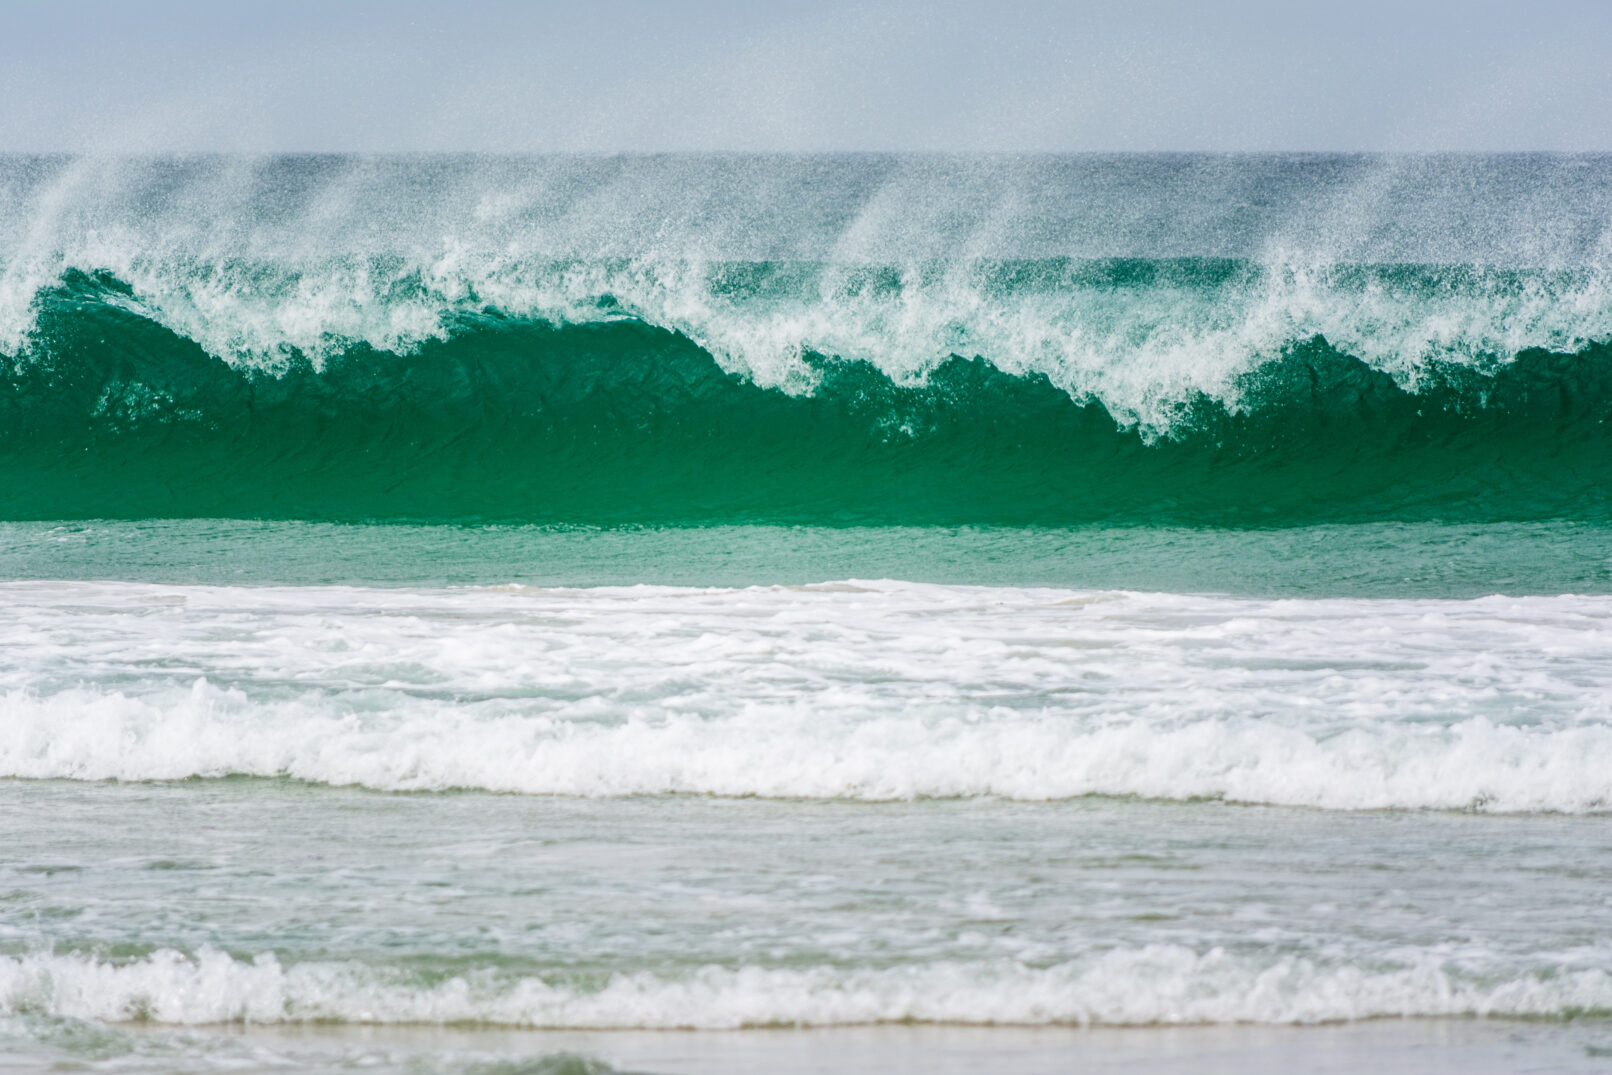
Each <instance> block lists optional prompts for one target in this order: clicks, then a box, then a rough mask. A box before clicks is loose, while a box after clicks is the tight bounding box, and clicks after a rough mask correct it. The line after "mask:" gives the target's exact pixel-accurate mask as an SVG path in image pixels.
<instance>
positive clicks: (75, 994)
mask: <svg viewBox="0 0 1612 1075" xmlns="http://www.w3.org/2000/svg"><path fill="white" fill-rule="evenodd" d="M1609 1009H1612V976H1609V975H1608V974H1607V973H1606V972H1605V971H1603V970H1600V969H1595V968H1591V969H1573V968H1572V967H1571V966H1548V967H1546V966H1541V967H1536V968H1531V969H1525V970H1520V971H1516V972H1513V973H1511V974H1509V975H1505V974H1502V975H1501V976H1499V977H1496V976H1494V975H1493V974H1490V975H1488V976H1483V975H1474V974H1472V973H1470V972H1465V971H1462V970H1460V969H1458V968H1455V967H1452V966H1448V965H1445V964H1443V963H1441V962H1440V961H1439V960H1438V959H1437V958H1436V957H1434V956H1432V955H1429V954H1421V955H1415V956H1414V957H1413V958H1412V959H1411V960H1410V961H1409V962H1407V963H1405V964H1403V965H1401V966H1397V967H1390V968H1387V969H1378V970H1364V969H1361V968H1358V967H1353V966H1348V965H1337V966H1333V965H1324V964H1321V963H1317V962H1314V961H1312V960H1309V959H1304V958H1295V957H1274V958H1260V957H1249V956H1237V955H1233V954H1231V953H1229V952H1227V951H1225V950H1223V949H1218V948H1217V949H1211V950H1208V951H1205V952H1197V951H1194V950H1193V949H1190V948H1186V947H1182V946H1178V945H1149V946H1147V947H1145V948H1140V949H1119V950H1113V951H1109V952H1105V953H1102V954H1100V955H1094V956H1092V957H1090V958H1087V959H1082V960H1077V961H1071V962H1067V963H1060V964H1056V965H1053V966H1050V967H1032V966H1026V965H1023V964H1019V963H992V964H981V965H969V964H958V963H937V964H917V965H909V966H903V967H898V968H890V969H884V970H875V969H865V968H864V969H840V968H832V967H808V968H798V969H774V968H764V967H740V968H737V969H729V968H724V967H714V966H713V967H704V968H700V969H697V970H693V971H690V972H688V973H687V974H685V975H682V976H676V977H671V976H657V975H654V974H648V973H633V974H616V975H614V976H612V977H611V978H610V979H609V980H608V981H606V982H605V983H604V984H603V985H602V986H600V987H598V988H596V989H592V990H584V989H578V988H573V987H568V986H566V985H563V984H552V983H550V982H546V981H543V980H541V979H538V978H532V977H521V978H512V977H510V976H507V975H501V974H499V973H497V972H494V971H492V970H488V971H485V972H471V973H469V974H465V975H460V976H455V977H452V978H449V979H447V980H445V981H441V982H439V983H436V984H424V983H421V982H419V981H417V980H415V979H414V978H413V977H412V976H411V975H410V974H409V973H407V972H404V971H401V970H396V969H384V968H373V967H369V966H366V965H363V964H359V963H297V964H291V965H289V966H287V965H282V964H281V963H280V962H279V961H278V960H276V958H275V957H274V956H273V955H272V954H267V953H265V954H263V955H259V956H258V957H256V958H255V959H252V960H250V961H244V960H237V959H233V958H231V957H230V956H228V955H226V954H224V953H221V952H216V951H203V952H201V953H200V954H199V955H197V956H195V957H188V956H185V955H182V954H180V953H178V952H174V951H167V950H165V951H159V952H157V953H154V954H153V955H151V956H149V957H147V958H145V959H142V960H138V961H134V962H125V963H113V962H108V961H103V960H98V959H94V958H90V957H85V956H75V955H43V954H42V955H29V956H21V957H0V1011H5V1012H8V1013H19V1012H31V1013H36V1014H48V1015H53V1016H65V1017H69V1018H78V1019H97V1020H103V1021H110V1022H118V1021H130V1020H139V1021H151V1022H157V1023H168V1024H207V1023H226V1022H252V1023H296V1022H315V1021H325V1022H342V1023H382V1024H397V1023H404V1024H407V1023H416V1024H442V1023H479V1024H486V1025H496V1026H511V1027H530V1028H542V1029H554V1028H596V1029H615V1028H666V1029H673V1028H690V1029H693V1028H700V1029H732V1028H740V1027H756V1026H778V1025H791V1026H844V1025H855V1024H868V1023H893V1022H924V1023H953V1024H973V1025H992V1024H1017V1025H1055V1024H1062V1025H1113V1026H1134V1025H1161V1024H1163V1025H1182V1024H1213V1023H1267V1024H1295V1023H1299V1024H1302V1023H1321V1022H1335V1021H1342V1020H1354V1019H1370V1018H1378V1017H1384V1016H1511V1017H1515V1016H1534V1017H1564V1016H1568V1015H1573V1014H1584V1013H1592V1012H1605V1011H1607V1010H1609Z"/></svg>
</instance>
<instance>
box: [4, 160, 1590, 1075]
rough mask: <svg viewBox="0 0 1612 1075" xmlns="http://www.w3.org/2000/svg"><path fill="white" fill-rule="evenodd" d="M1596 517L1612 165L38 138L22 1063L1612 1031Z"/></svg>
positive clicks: (1125, 1057) (9, 730)
mask: <svg viewBox="0 0 1612 1075" xmlns="http://www.w3.org/2000/svg"><path fill="white" fill-rule="evenodd" d="M1609 494H1612V157H1606V156H1583V157H1575V156H1539V155H1511V156H1324V155H1285V156H1284V155H1261V156H1206V155H1149V156H956V157H948V156H889V157H885V156H876V155H850V156H728V155H704V156H701V155H672V156H625V157H613V156H560V157H530V158H525V157H476V156H467V157H452V156H446V157H445V156H423V157H357V156H318V157H313V156H310V157H286V156H281V157H174V158H97V157H21V156H10V157H0V1071H4V1072H10V1071H14V1070H15V1071H32V1070H42V1069H46V1068H52V1067H56V1068H61V1067H66V1068H70V1069H76V1070H97V1071H114V1072H116V1071H187V1072H191V1071H193V1072H213V1071H223V1070H229V1071H259V1070H261V1071H269V1070H281V1069H285V1068H288V1067H289V1068H297V1069H306V1070H327V1071H346V1070H354V1069H358V1068H363V1069H365V1070H375V1071H398V1072H405V1071H406V1072H419V1071H429V1070H446V1071H463V1072H467V1073H468V1072H487V1073H490V1072H494V1071H498V1072H515V1071H520V1072H533V1073H547V1075H589V1073H591V1075H598V1073H603V1072H612V1071H645V1072H661V1073H664V1075H671V1073H673V1072H685V1071H687V1072H696V1071H700V1072H722V1071H735V1072H737V1071H754V1070H768V1071H774V1072H792V1071H798V1072H808V1071H810V1072H818V1071H823V1072H826V1071H859V1070H867V1071H908V1070H910V1071H914V1072H918V1071H924V1072H946V1071H958V1072H961V1071H980V1070H991V1071H1007V1072H1019V1071H1022V1072H1030V1071H1051V1070H1066V1069H1069V1068H1071V1067H1080V1068H1081V1069H1082V1070H1088V1069H1089V1070H1093V1071H1098V1070H1122V1069H1123V1070H1127V1071H1134V1070H1149V1071H1160V1072H1162V1071H1219V1070H1225V1071H1239V1072H1246V1071H1262V1070H1264V1071H1273V1072H1274V1071H1278V1070H1280V1071H1296V1070H1315V1071H1321V1070H1327V1071H1334V1070H1336V1071H1351V1070H1360V1069H1361V1068H1362V1067H1373V1068H1376V1069H1379V1070H1381V1071H1384V1072H1389V1071H1401V1070H1403V1071H1436V1070H1450V1071H1487V1070H1493V1071H1512V1070H1519V1069H1520V1068H1523V1067H1532V1068H1534V1069H1538V1070H1596V1069H1598V1068H1599V1067H1600V1066H1601V1065H1604V1064H1605V1063H1606V1057H1607V1056H1609V1055H1612V497H1609ZM672 1031H675V1032H676V1033H670V1032H672Z"/></svg>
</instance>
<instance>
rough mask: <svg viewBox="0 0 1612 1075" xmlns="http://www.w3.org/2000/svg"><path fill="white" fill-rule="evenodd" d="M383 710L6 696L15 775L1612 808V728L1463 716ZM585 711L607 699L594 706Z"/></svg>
mask: <svg viewBox="0 0 1612 1075" xmlns="http://www.w3.org/2000/svg"><path fill="white" fill-rule="evenodd" d="M362 706H363V702H362V701H361V700H359V699H353V700H352V701H349V702H346V703H337V704H335V705H331V704H329V703H325V704H319V703H315V702H304V703H280V704H266V705H265V704H262V703H257V704H253V703H252V702H250V701H249V700H248V699H247V697H246V696H245V695H244V694H242V693H241V692H239V691H225V690H219V689H218V688H214V687H211V686H209V685H207V684H206V683H205V681H199V682H198V685H197V687H196V689H195V690H194V691H193V692H192V694H191V695H189V696H188V697H186V698H183V699H174V700H158V699H136V698H129V697H127V696H125V695H122V694H120V693H118V692H116V691H106V692H96V691H85V690H69V691H63V692H61V693H59V694H56V695H52V696H49V697H46V698H35V697H31V696H29V695H27V694H19V693H11V694H8V695H6V696H5V697H4V698H3V700H0V715H3V716H4V718H5V729H4V731H3V732H0V775H4V776H9V777H25V778H34V779H75V780H124V781H143V780H182V779H187V778H191V777H219V776H226V775H240V774H244V775H251V776H260V777H290V778H293V779H297V780H306V781H310V782H315V783H322V784H332V785H358V786H363V787H369V788H375V789H379V790H386V791H436V790H444V789H453V788H469V789H480V790H486V791H496V792H517V793H523V794H533V795H578V796H630V795H656V794H701V795H722V796H760V797H767V798H806V799H860V800H890V799H906V798H916V797H970V796H999V797H1003V798H1010V799H1020V800H1032V801H1034V800H1052V799H1067V798H1074V797H1079V796H1085V795H1119V796H1140V797H1145V798H1155V799H1205V798H1209V799H1226V800H1231V801H1235V802H1247V803H1269V804H1278V805H1288V806H1306V807H1316V808H1321V809H1333V810H1351V809H1384V808H1398V809H1454V810H1464V809H1480V810H1485V811H1492V812H1526V811H1559V812H1566V813H1579V812H1600V811H1605V810H1608V809H1612V776H1609V775H1608V774H1609V773H1612V729H1608V728H1605V727H1585V728H1570V729H1556V730H1548V731H1547V730H1538V729H1529V728H1519V727H1507V726H1501V725H1495V724H1492V723H1490V722H1488V721H1486V720H1482V719H1473V720H1468V721H1464V722H1461V723H1459V724H1456V725H1453V726H1451V727H1447V728H1446V727H1431V728H1425V727H1416V726H1414V725H1410V726H1402V727H1391V726H1390V727H1370V728H1356V729H1352V730H1350V731H1347V732H1342V733H1337V734H1327V733H1326V732H1323V731H1318V730H1308V729H1297V728H1290V727H1281V726H1272V725H1269V724H1262V723H1260V722H1258V721H1255V720H1236V719H1227V720H1199V721H1189V722H1185V723H1181V724H1177V725H1175V726H1169V725H1166V726H1162V727H1161V726H1160V725H1158V724H1156V723H1153V722H1149V721H1142V720H1134V721H1123V722H1118V723H1115V724H1112V725H1109V726H1106V727H1096V728H1092V727H1083V726H1082V725H1081V724H1079V723H1078V722H1069V721H1062V720H1058V719H1056V718H1050V717H1043V718H1039V719H1037V718H1030V719H1025V718H1019V717H1015V716H1014V715H1012V714H1007V713H1001V712H992V711H991V710H989V709H982V710H980V711H977V712H975V713H972V714H970V715H968V716H963V717H953V718H946V719H940V720H925V719H922V718H905V719H904V718H899V717H876V718H866V719H846V718H845V717H844V716H842V715H840V714H836V713H835V712H834V711H833V709H832V703H830V704H829V706H828V707H826V708H825V709H815V708H805V707H802V708H797V709H789V710H775V709H767V708H754V709H750V710H748V711H746V712H745V713H744V714H742V715H740V716H736V717H733V718H729V719H721V720H711V719H703V718H700V717H694V716H682V715H676V714H668V715H657V716H646V717H641V718H628V719H627V720H626V721H625V722H623V723H620V724H603V725H601V724H596V723H592V722H589V721H587V720H585V719H576V720H556V719H553V718H549V717H521V716H514V715H508V714H502V715H498V714H482V713H476V712H475V707H471V712H470V713H465V712H462V711H461V709H460V708H459V707H452V706H447V705H443V706H430V705H416V706H408V707H403V708H401V710H400V711H392V712H388V713H385V714H380V715H377V714H373V713H365V712H364V711H363V709H362V708H360V707H362ZM578 708H588V707H587V706H579V707H578Z"/></svg>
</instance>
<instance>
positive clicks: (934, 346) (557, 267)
mask: <svg viewBox="0 0 1612 1075" xmlns="http://www.w3.org/2000/svg"><path fill="white" fill-rule="evenodd" d="M69 272H80V273H86V272H87V273H91V274H104V275H106V276H109V277H111V278H112V279H114V280H115V281H116V283H117V286H118V288H119V289H121V288H123V287H126V288H127V289H128V290H127V297H126V298H125V297H124V296H123V295H122V294H116V295H114V296H112V298H113V301H114V302H117V303H126V304H127V305H129V306H130V308H132V309H135V310H136V311H137V312H138V313H139V314H140V315H141V316H144V317H147V318H149V319H150V320H153V321H155V322H157V323H159V324H161V325H163V326H164V327H166V328H168V329H170V330H172V331H173V332H176V333H178V334H180V335H182V336H184V337H186V338H188V339H191V340H194V341H196V342H197V343H199V344H200V345H201V346H202V347H203V348H204V349H206V350H207V351H208V352H209V353H210V354H212V355H214V356H215V357H219V358H222V359H224V360H226V361H228V362H230V363H232V364H234V365H238V366H245V367H250V368H258V369H265V370H268V371H280V370H284V369H285V368H286V365H287V363H288V362H291V361H294V360H295V359H297V358H298V357H299V356H300V357H302V358H306V359H308V360H310V361H312V362H313V363H314V364H315V365H316V366H318V365H320V364H322V363H324V362H326V361H328V360H329V359H331V358H332V357H334V356H337V355H340V354H342V353H345V352H347V351H350V350H352V349H353V348H355V347H359V346H363V347H367V348H370V349H372V350H374V351H377V352H381V354H380V355H377V356H373V357H371V358H368V359H366V361H372V362H383V363H384V362H386V361H388V360H389V359H388V357H387V356H388V355H393V354H406V353H408V352H410V351H412V350H414V349H415V348H417V347H418V346H419V345H421V344H422V343H424V342H426V341H428V340H435V339H443V338H446V337H447V336H449V335H451V334H452V333H454V332H455V331H456V330H457V328H458V326H460V325H462V324H463V323H464V319H466V318H470V317H482V316H487V315H493V316H497V317H500V318H516V319H522V320H532V321H539V322H550V323H559V324H577V323H590V322H596V321H601V320H613V319H620V318H631V319H634V320H638V321H641V322H644V323H646V324H649V325H653V326H656V327H660V328H664V329H668V330H670V331H673V332H676V333H679V334H681V335H683V336H686V337H688V338H689V339H691V340H693V341H694V342H695V343H696V344H698V345H699V346H700V347H701V348H703V349H705V350H706V351H708V352H709V353H710V354H711V355H712V356H713V357H715V358H716V359H717V361H718V363H719V364H720V365H722V366H723V368H724V369H726V370H728V371H729V372H733V373H739V374H742V375H744V376H745V377H747V378H748V379H750V380H752V381H754V382H755V383H756V384H758V385H761V386H763V387H769V388H781V389H784V390H786V391H790V392H801V391H809V390H810V389H811V387H812V386H813V385H814V384H815V383H816V380H817V373H816V371H815V370H814V368H813V367H812V366H811V364H810V363H809V361H808V356H811V355H822V356H828V357H830V358H836V359H841V360H846V361H860V362H867V363H869V364H871V365H872V366H873V367H875V368H877V369H878V370H879V371H880V372H882V373H883V374H885V375H886V376H888V377H889V378H891V379H892V380H893V381H895V382H896V383H898V384H911V383H916V382H919V381H922V380H923V379H924V378H925V377H926V376H927V374H928V373H929V372H931V371H932V370H934V369H935V368H936V367H937V366H939V365H940V364H941V363H942V362H943V361H944V360H946V359H947V358H948V357H950V356H953V355H961V356H964V357H983V358H985V359H986V360H988V361H990V362H991V363H992V364H993V365H995V366H996V367H997V368H999V369H1001V370H1002V371H1004V372H1006V373H1010V374H1014V375H1017V376H1030V375H1044V376H1046V377H1048V378H1049V379H1050V380H1051V381H1052V383H1053V384H1055V385H1057V386H1058V387H1060V388H1062V389H1064V390H1065V391H1066V392H1067V393H1069V395H1070V396H1071V397H1073V398H1075V399H1077V400H1087V399H1097V400H1099V401H1101V402H1102V403H1103V404H1104V405H1105V406H1106V407H1108V409H1109V410H1110V412H1111V413H1113V414H1114V415H1115V416H1116V417H1117V418H1119V419H1120V420H1121V421H1122V422H1123V423H1125V424H1137V425H1140V426H1141V427H1142V428H1143V429H1144V430H1145V431H1147V432H1150V433H1160V432H1165V431H1167V430H1168V429H1169V428H1170V426H1171V423H1172V421H1173V420H1174V419H1175V417H1176V416H1177V414H1178V413H1179V411H1180V410H1181V408H1182V407H1183V406H1185V405H1186V404H1188V403H1190V402H1191V401H1192V400H1194V399H1196V398H1198V397H1208V398H1210V399H1216V400H1219V401H1221V402H1223V403H1226V404H1229V405H1233V406H1235V405H1236V404H1237V403H1238V392H1237V387H1236V382H1237V380H1238V378H1239V377H1241V376H1242V375H1244V374H1247V373H1248V372H1249V371H1251V370H1253V369H1255V368H1257V367H1258V366H1260V365H1261V364H1263V363H1266V362H1269V361H1272V360H1278V359H1280V358H1281V356H1282V355H1283V353H1284V352H1285V351H1286V350H1287V349H1288V348H1290V347H1292V346H1294V345H1296V344H1300V343H1304V342H1306V341H1308V340H1311V339H1312V338H1314V337H1317V336H1320V337H1323V338H1325V339H1326V340H1327V341H1328V342H1329V343H1330V344H1331V346H1333V347H1334V348H1336V349H1337V350H1339V351H1340V352H1342V353H1345V354H1348V355H1351V356H1353V357H1355V358H1358V359H1360V360H1361V361H1363V362H1365V363H1366V364H1367V365H1369V366H1371V367H1372V368H1375V369H1379V370H1382V371H1384V372H1387V373H1389V374H1390V375H1392V376H1394V377H1395V378H1396V379H1397V380H1399V381H1400V382H1401V383H1402V384H1404V385H1406V386H1410V387H1414V385H1415V383H1416V381H1417V380H1418V378H1419V377H1420V376H1422V375H1423V374H1425V373H1426V372H1428V371H1429V370H1430V369H1431V368H1433V367H1435V366H1437V365H1439V364H1446V365H1448V364H1455V365H1470V366H1476V367H1478V368H1480V369H1492V368H1493V366H1494V365H1495V364H1497V363H1501V362H1504V361H1506V360H1508V359H1510V358H1512V357H1513V356H1515V355H1517V354H1519V353H1521V352H1523V351H1526V350H1528V349H1531V348H1537V349H1545V350H1550V351H1556V352H1560V353H1573V352H1576V351H1578V350H1580V349H1582V348H1583V347H1585V346H1587V345H1589V344H1591V343H1595V342H1600V341H1605V340H1608V339H1612V283H1609V279H1608V277H1607V276H1606V275H1605V274H1604V273H1603V272H1601V271H1599V270H1582V271H1576V272H1568V273H1557V274H1519V273H1516V272H1510V271H1498V270H1482V269H1476V268H1466V269H1448V270H1444V269H1436V268H1434V269H1424V270H1416V269H1409V268H1370V267H1358V266H1322V267H1319V268H1317V267H1311V266H1305V265H1291V264H1273V265H1268V266H1255V265H1243V266H1241V267H1237V266H1217V265H1212V266H1193V265H1190V264H1189V265H1177V264H1155V265H1131V264H1118V265H1116V264H1095V265H1093V264H1087V263H1072V262H1065V261H1055V262H1047V263H1031V264H1023V263H1002V262H992V261H961V262H941V263H914V262H908V263H892V264H884V265H844V264H836V263H815V262H814V263H730V262H705V261H686V260H677V259H672V260H667V259H659V258H647V259H646V258H635V259H629V260H620V261H614V260H605V261H592V260H573V261H564V262H554V261H543V260H532V259H530V258H524V257H514V258H512V257H509V256H508V255H506V254H502V253H497V252H487V251H477V250H473V249H469V248H466V247H465V246H463V245H462V244H460V243H458V242H457V241H455V242H451V243H449V244H448V245H447V246H445V247H444V248H442V249H441V250H439V251H437V252H435V253H431V254H428V255H425V256H412V255H411V256H408V257H397V258H381V259H366V258H362V257H329V256H326V257H323V258H321V259H318V260H315V261H309V262H306V263H298V262H291V263H267V262H229V261H226V262H209V261H205V260H199V259H197V258H195V257H191V256H180V257H172V258H164V257H154V256H153V255H152V254H151V253H150V252H149V251H148V250H145V249H144V248H140V247H136V246H130V245H126V244H121V243H116V242H109V241H104V240H103V241H100V242H97V243H96V244H93V245H92V246H90V247H87V248H85V249H83V250H81V251H79V252H78V253H77V254H76V255H74V256H72V257H70V258H68V257H64V258H62V259H60V260H59V261H57V262H55V263H53V264H43V263H41V264H35V265H33V266H31V267H29V266H22V267H20V268H19V270H18V272H16V273H9V272H8V273H7V275H6V277H5V280H6V281H7V282H6V283H5V284H4V285H3V286H4V287H7V288H10V289H11V290H10V292H7V295H9V297H6V296H4V295H0V300H3V302H4V304H5V309H6V310H8V311H10V312H9V313H4V314H3V317H4V326H3V331H4V338H3V339H0V345H3V344H5V343H6V341H10V348H9V352H8V353H11V354H16V353H18V351H19V350H27V349H28V344H27V343H26V342H25V341H26V340H27V339H28V338H29V335H30V333H31V332H32V330H33V322H32V321H31V320H30V319H31V318H34V317H35V316H36V315H37V310H38V308H39V303H40V298H41V296H42V295H44V294H46V293H48V292H49V291H50V288H51V287H52V286H53V285H54V284H55V283H56V281H58V280H60V279H63V278H64V276H65V274H68V273H69ZM30 289H32V290H31V291H30ZM13 292H14V293H13ZM41 347H43V348H44V350H45V352H47V353H48V344H47V343H42V342H40V341H37V340H35V341H34V348H33V349H34V350H35V351H36V352H37V351H39V349H40V348H41Z"/></svg>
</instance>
